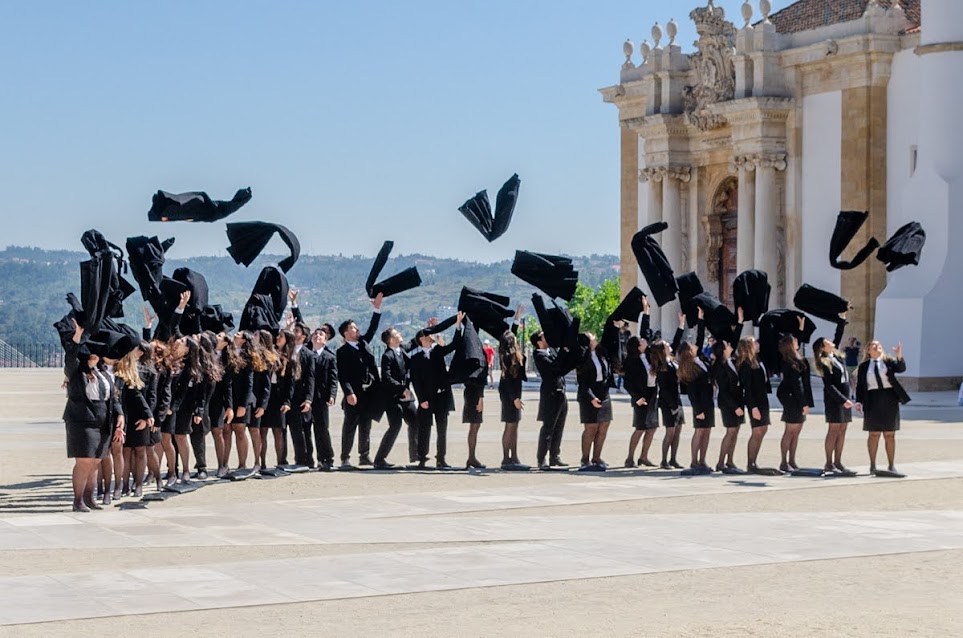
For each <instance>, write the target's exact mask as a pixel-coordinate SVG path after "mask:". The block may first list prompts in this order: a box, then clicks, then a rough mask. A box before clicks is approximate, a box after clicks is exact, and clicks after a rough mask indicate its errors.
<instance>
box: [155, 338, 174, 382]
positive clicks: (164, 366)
mask: <svg viewBox="0 0 963 638" xmlns="http://www.w3.org/2000/svg"><path fill="white" fill-rule="evenodd" d="M170 350H171V348H170V346H169V345H168V344H166V343H164V342H163V341H154V342H153V343H152V344H151V362H152V363H153V364H154V368H155V369H156V370H157V371H158V372H163V373H167V374H170V372H171V370H172V368H171V359H170Z"/></svg>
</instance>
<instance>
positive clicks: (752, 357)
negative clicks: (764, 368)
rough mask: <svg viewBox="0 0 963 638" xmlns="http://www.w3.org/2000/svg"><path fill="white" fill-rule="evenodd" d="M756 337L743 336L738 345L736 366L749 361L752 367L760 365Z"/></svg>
mask: <svg viewBox="0 0 963 638" xmlns="http://www.w3.org/2000/svg"><path fill="white" fill-rule="evenodd" d="M755 344H756V338H755V337H753V336H748V337H743V338H742V339H740V340H739V345H738V346H736V368H739V367H740V366H742V364H743V363H748V364H749V367H750V368H753V369H755V368H758V367H759V359H758V357H757V356H756V345H755Z"/></svg>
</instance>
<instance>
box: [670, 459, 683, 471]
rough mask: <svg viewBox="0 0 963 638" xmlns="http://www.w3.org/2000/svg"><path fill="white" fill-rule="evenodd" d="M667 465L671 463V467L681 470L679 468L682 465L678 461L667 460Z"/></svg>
mask: <svg viewBox="0 0 963 638" xmlns="http://www.w3.org/2000/svg"><path fill="white" fill-rule="evenodd" d="M669 465H671V466H672V467H674V468H675V469H677V470H681V469H682V466H681V465H679V462H678V461H669Z"/></svg>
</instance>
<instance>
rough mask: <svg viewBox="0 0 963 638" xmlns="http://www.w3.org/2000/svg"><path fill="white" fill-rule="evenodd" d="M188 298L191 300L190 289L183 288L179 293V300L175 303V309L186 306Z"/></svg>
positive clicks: (181, 308)
mask: <svg viewBox="0 0 963 638" xmlns="http://www.w3.org/2000/svg"><path fill="white" fill-rule="evenodd" d="M190 300H191V291H190V290H185V291H184V292H182V293H181V302H180V303H179V304H177V309H178V310H183V309H184V308H187V302H188V301H190Z"/></svg>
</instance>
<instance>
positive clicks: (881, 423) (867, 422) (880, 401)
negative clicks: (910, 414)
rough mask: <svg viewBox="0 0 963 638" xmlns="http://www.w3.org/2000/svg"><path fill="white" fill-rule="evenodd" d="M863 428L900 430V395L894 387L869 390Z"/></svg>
mask: <svg viewBox="0 0 963 638" xmlns="http://www.w3.org/2000/svg"><path fill="white" fill-rule="evenodd" d="M863 430H864V431H866V432H896V431H897V430H899V397H897V396H896V391H895V390H893V389H892V388H889V389H885V390H869V391H868V392H867V393H866V402H865V403H864V404H863Z"/></svg>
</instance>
